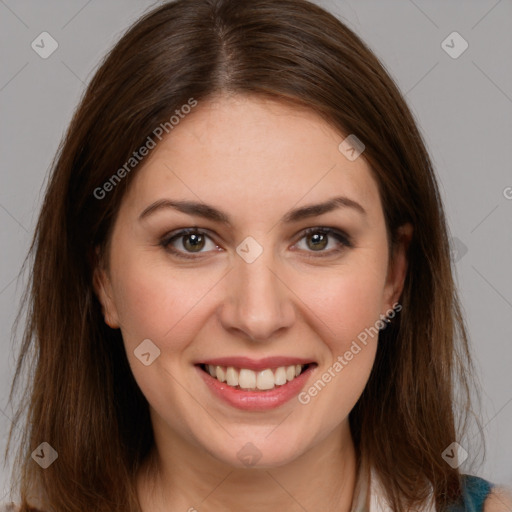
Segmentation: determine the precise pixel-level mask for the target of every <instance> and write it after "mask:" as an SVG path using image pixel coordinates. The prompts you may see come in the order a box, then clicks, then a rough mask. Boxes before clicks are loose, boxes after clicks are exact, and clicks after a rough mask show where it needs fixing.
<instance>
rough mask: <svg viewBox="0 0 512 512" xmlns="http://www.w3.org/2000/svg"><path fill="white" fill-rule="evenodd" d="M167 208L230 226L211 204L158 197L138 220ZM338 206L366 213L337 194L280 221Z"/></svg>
mask: <svg viewBox="0 0 512 512" xmlns="http://www.w3.org/2000/svg"><path fill="white" fill-rule="evenodd" d="M168 208H171V209H174V210H178V211H180V212H183V213H187V214H189V215H195V216H197V217H203V218H205V219H209V220H212V221H215V222H220V223H222V224H226V225H227V226H231V221H230V219H229V216H228V215H227V214H226V213H225V212H223V211H221V210H219V209H217V208H215V207H213V206H210V205H207V204H205V203H201V202H197V201H178V200H172V199H159V200H158V201H155V202H154V203H152V204H150V205H149V206H148V207H147V208H146V209H144V211H143V212H142V213H141V214H140V216H139V220H142V219H144V218H146V217H148V216H150V215H151V214H153V213H155V212H157V211H160V210H164V209H168ZM338 208H351V209H353V210H354V211H357V212H359V213H360V214H362V215H366V210H365V209H364V208H363V207H362V206H361V205H360V204H359V203H358V202H356V201H354V200H353V199H350V198H348V197H345V196H338V197H333V198H332V199H329V200H328V201H325V202H323V203H318V204H311V205H307V206H302V207H300V208H295V209H294V210H290V211H289V212H288V213H286V214H285V215H284V216H283V217H282V218H281V222H282V223H287V224H291V223H293V222H298V221H300V220H303V219H307V218H310V217H317V216H319V215H322V214H324V213H328V212H331V211H333V210H336V209H338Z"/></svg>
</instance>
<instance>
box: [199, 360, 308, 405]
mask: <svg viewBox="0 0 512 512" xmlns="http://www.w3.org/2000/svg"><path fill="white" fill-rule="evenodd" d="M317 366H318V365H317V363H315V362H311V360H309V361H308V360H304V359H298V358H296V357H293V358H292V357H269V358H265V359H261V360H253V359H250V358H246V357H226V358H217V359H211V360H208V361H203V362H200V363H196V364H195V367H196V369H197V371H198V372H199V375H200V377H201V379H202V380H203V381H204V383H205V384H206V388H207V389H208V391H209V393H210V395H211V396H212V397H215V398H217V399H220V400H221V402H223V403H225V404H228V405H230V406H232V407H235V408H237V409H243V410H247V411H265V410H269V409H275V408H276V407H280V406H281V405H284V404H285V403H286V402H289V401H290V400H291V399H292V398H294V397H296V396H297V395H298V394H299V393H300V392H301V390H302V389H303V388H304V387H305V385H306V382H307V381H308V379H309V378H310V376H311V375H312V374H313V373H314V371H315V369H316V368H317Z"/></svg>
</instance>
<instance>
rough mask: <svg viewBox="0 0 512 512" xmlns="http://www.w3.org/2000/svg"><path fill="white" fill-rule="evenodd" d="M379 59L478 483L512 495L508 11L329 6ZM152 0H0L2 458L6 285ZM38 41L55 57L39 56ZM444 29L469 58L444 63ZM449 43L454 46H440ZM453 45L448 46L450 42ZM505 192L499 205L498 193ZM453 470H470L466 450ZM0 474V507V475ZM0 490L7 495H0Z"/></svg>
mask: <svg viewBox="0 0 512 512" xmlns="http://www.w3.org/2000/svg"><path fill="white" fill-rule="evenodd" d="M317 3H319V4H320V5H322V6H324V7H326V8H327V9H329V10H330V11H331V12H334V13H336V14H337V15H338V16H339V17H341V18H342V19H343V20H344V21H345V22H346V23H347V24H348V25H349V26H350V27H351V28H352V29H353V30H355V32H356V33H358V34H359V35H360V36H361V37H362V38H363V40H364V41H366V42H367V43H368V45H369V46H370V47H371V48H372V49H373V50H374V51H375V53H376V54H377V56H378V57H379V58H380V59H381V60H382V62H383V63H384V65H385V66H386V68H387V69H388V71H389V72H390V73H391V75H392V76H393V77H394V79H395V80H396V82H397V83H398V85H399V87H400V88H401V90H402V92H403V93H404V94H405V97H406V99H407V101H408V103H409V105H410V107H411V109H412V110H413V112H414V114H415V116H416V118H417V120H418V122H419V125H420V129H421V131H422V133H423V135H424V137H425V141H426V143H427V146H428V148H429V150H430V152H431V155H432V159H433V161H434V164H435V167H436V169H437V172H438V176H439V181H440V185H441V189H442V194H443V199H444V201H445V206H446V212H447V216H448V221H449V226H450V230H451V234H452V236H453V242H454V243H453V246H454V252H453V257H454V259H455V260H456V261H457V279H458V283H459V289H460V294H461V299H462V302H463V306H464V311H465V314H466V318H467V322H468V328H469V334H470V337H471V341H472V345H473V348H474V354H475V358H476V364H477V368H478V371H479V377H480V379H481V384H482V387H483V410H482V422H483V424H484V425H485V435H486V438H487V449H488V452H487V459H486V461H485V463H484V464H483V465H482V466H481V467H479V468H477V471H478V474H479V475H480V476H483V477H485V478H488V479H490V480H492V481H494V482H496V483H502V484H506V485H508V486H512V464H511V461H512V447H511V444H512V443H511V433H512V376H511V368H512V364H511V363H512V348H511V340H512V322H511V320H512V272H511V270H510V268H511V267H510V262H511V261H512V229H511V225H512V223H511V220H512V215H511V213H512V188H507V187H512V164H511V158H510V156H511V152H510V146H511V144H512V1H511V0H501V1H496V0H492V1H483V0H480V1H472V2H469V1H462V0H461V1H451V2H447V1H445V0H443V1H441V0H438V1H428V2H427V1H420V0H415V1H414V2H413V1H412V0H396V1H391V0H385V1H382V0H381V1H377V0H373V1H369V0H365V1H361V0H357V1H356V0H352V1H351V2H348V1H341V0H330V1H327V0H326V1H322V2H317ZM152 5H157V4H156V3H155V2H149V1H142V0H139V1H135V0H102V1H99V0H89V1H86V0H73V1H70V0H67V1H64V0H61V1H49V0H48V1H45V2H41V1H36V0H33V1H29V0H17V1H14V0H0V41H1V45H0V47H1V50H0V51H1V64H2V65H1V71H0V109H1V124H0V126H1V130H2V131H1V137H0V145H1V156H2V158H1V167H0V169H1V174H0V255H1V260H0V261H1V263H0V326H1V337H0V346H1V348H2V349H3V352H2V353H3V357H1V358H0V449H1V450H2V452H3V449H4V447H5V442H6V434H7V429H8V428H9V426H10V423H11V420H10V418H11V417H12V411H11V409H10V408H9V407H7V392H8V389H9V384H10V380H11V378H12V374H13V367H14V361H15V353H16V350H17V345H15V346H14V347H13V346H12V344H11V338H10V331H11V326H12V323H13V320H14V315H15V313H16V308H17V306H18V302H19V298H20V292H21V289H22V286H23V283H24V280H23V279H20V280H18V281H17V280H16V277H17V274H18V271H19V269H20V264H21V261H22V260H23V258H24V256H25V253H26V251H27V249H28V245H29V241H30V237H31V234H32V231H33V229H34V226H35V221H36V219H37V212H38V209H39V206H40V204H41V197H42V194H41V188H42V186H43V184H44V183H45V179H46V176H47V172H48V169H49V166H50V164H51V160H52V158H53V155H54V154H55V152H56V150H57V147H58V144H59V141H60V139H61V137H62V135H63V133H64V130H65V128H66V127H67V125H68V122H69V120H70V117H71V114H72V112H73V110H74V108H75V106H76V104H77V102H78V100H79V98H80V95H81V93H82V92H83V90H84V87H85V84H86V83H88V81H89V79H90V78H91V76H92V73H93V71H94V69H95V68H96V66H97V64H98V62H99V60H100V58H101V57H102V56H103V55H104V54H105V52H106V50H107V49H109V48H110V47H111V46H112V45H113V43H114V42H115V41H116V40H117V39H118V38H119V37H120V35H121V34H122V32H123V31H124V30H125V29H126V28H127V26H128V25H129V24H130V23H131V22H132V21H134V20H135V19H136V18H137V17H138V16H139V15H140V14H141V13H142V12H143V11H145V10H146V9H147V8H149V7H150V6H152ZM43 31H47V32H49V33H50V34H51V35H52V37H53V38H55V40H56V41H57V42H58V44H59V46H58V49H57V50H56V51H55V53H53V54H52V55H51V56H50V57H49V58H48V59H42V58H41V57H39V55H38V54H36V52H35V51H34V50H33V49H32V48H31V43H32V41H33V40H34V39H36V37H37V36H38V35H39V34H40V33H41V32H43ZM453 31H457V32H459V33H460V34H461V35H462V37H463V38H464V39H465V40H466V41H467V42H468V44H469V47H468V49H467V50H466V51H465V52H464V53H463V54H462V55H461V56H460V57H458V58H457V59H453V58H451V57H450V56H449V55H448V54H447V53H446V52H445V51H444V49H443V48H442V47H441V43H442V41H443V40H445V38H446V37H447V36H448V35H449V34H451V33H452V32H453ZM448 44H450V45H452V43H451V42H450V43H448ZM453 44H455V48H458V46H457V45H458V43H453ZM507 196H508V197H507ZM465 448H466V449H467V450H468V451H469V457H468V460H467V462H466V463H464V464H465V465H463V466H462V469H463V470H464V469H465V468H469V467H470V463H473V462H474V461H476V458H475V457H476V455H477V454H476V453H473V452H472V450H471V446H465ZM1 471H2V473H1V474H0V502H1V501H2V496H3V495H4V492H5V490H6V487H5V486H6V484H7V470H5V469H3V470H1ZM2 489H3V490H4V491H2Z"/></svg>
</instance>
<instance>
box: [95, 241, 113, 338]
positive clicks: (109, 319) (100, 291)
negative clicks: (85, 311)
mask: <svg viewBox="0 0 512 512" xmlns="http://www.w3.org/2000/svg"><path fill="white" fill-rule="evenodd" d="M92 284H93V288H94V291H95V293H96V296H97V297H98V300H99V301H100V303H101V310H102V312H103V317H104V319H105V323H106V324H107V325H108V326H109V327H111V328H112V329H118V328H119V318H118V315H117V309H116V306H115V302H114V299H113V293H112V284H111V282H110V277H109V275H108V272H107V270H106V269H105V268H104V265H103V262H102V260H101V258H100V257H99V249H96V264H95V266H94V271H93V276H92Z"/></svg>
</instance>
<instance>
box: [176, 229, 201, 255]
mask: <svg viewBox="0 0 512 512" xmlns="http://www.w3.org/2000/svg"><path fill="white" fill-rule="evenodd" d="M181 238H182V244H183V247H184V248H185V249H186V250H187V251H191V252H197V251H200V250H201V249H202V248H203V247H204V245H205V239H204V236H203V235H201V234H197V233H193V234H190V235H183V236H182V237H181Z"/></svg>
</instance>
